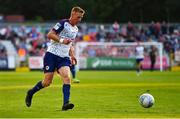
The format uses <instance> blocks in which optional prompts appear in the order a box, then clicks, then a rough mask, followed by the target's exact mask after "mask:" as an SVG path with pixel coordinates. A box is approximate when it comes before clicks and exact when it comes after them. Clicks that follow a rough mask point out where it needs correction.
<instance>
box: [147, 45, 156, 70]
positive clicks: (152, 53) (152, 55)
mask: <svg viewBox="0 0 180 119" xmlns="http://www.w3.org/2000/svg"><path fill="white" fill-rule="evenodd" d="M149 56H150V61H151V71H154V65H155V63H156V47H155V46H151V51H150V53H149Z"/></svg>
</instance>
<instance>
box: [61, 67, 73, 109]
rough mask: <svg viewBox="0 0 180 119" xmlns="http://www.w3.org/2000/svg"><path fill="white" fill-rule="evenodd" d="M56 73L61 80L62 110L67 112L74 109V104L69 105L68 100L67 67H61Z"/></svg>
mask: <svg viewBox="0 0 180 119" xmlns="http://www.w3.org/2000/svg"><path fill="white" fill-rule="evenodd" d="M58 72H59V74H60V76H61V77H62V80H63V89H62V90H63V107H62V110H68V109H72V108H73V107H74V104H71V103H69V98H70V88H71V85H70V82H71V79H70V68H69V66H63V67H61V68H60V69H58Z"/></svg>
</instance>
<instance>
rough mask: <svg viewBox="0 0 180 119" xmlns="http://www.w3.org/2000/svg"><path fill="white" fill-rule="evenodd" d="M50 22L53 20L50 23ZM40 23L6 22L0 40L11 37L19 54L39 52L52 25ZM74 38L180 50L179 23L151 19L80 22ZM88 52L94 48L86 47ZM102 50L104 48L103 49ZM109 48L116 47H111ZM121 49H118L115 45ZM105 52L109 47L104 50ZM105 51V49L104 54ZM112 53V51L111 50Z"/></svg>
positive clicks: (0, 30)
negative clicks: (155, 44)
mask: <svg viewBox="0 0 180 119" xmlns="http://www.w3.org/2000/svg"><path fill="white" fill-rule="evenodd" d="M49 26H51V27H52V26H53V24H51V25H49ZM49 26H42V25H29V26H26V25H21V24H20V25H8V26H7V27H3V26H0V40H10V41H11V42H12V43H13V45H14V46H15V48H16V50H17V53H18V54H25V55H29V56H42V55H43V54H44V51H45V49H46V47H47V44H48V41H49V40H48V39H47V37H46V34H47V32H48V31H49V30H50V28H51V27H49ZM78 27H79V33H78V35H77V38H76V42H137V41H140V42H152V41H155V42H162V43H163V45H164V50H165V52H167V53H169V52H174V51H176V50H180V24H167V23H166V22H162V23H160V22H156V23H155V22H152V23H150V24H133V23H131V22H128V23H127V24H119V23H118V22H117V21H115V22H114V23H113V24H86V23H83V24H80V25H79V26H78ZM1 47H2V46H1V45H0V52H1V54H3V53H2V52H6V51H4V50H2V49H3V48H1ZM87 50H88V52H89V53H90V55H94V54H95V53H96V55H97V54H98V52H100V51H96V50H95V49H93V48H92V47H89V48H88V49H87ZM103 51H105V50H103ZM112 51H114V52H115V51H117V49H115V48H114V49H113V48H112ZM118 51H121V49H118ZM107 52H108V51H107ZM107 52H105V53H106V54H107ZM112 55H113V53H112Z"/></svg>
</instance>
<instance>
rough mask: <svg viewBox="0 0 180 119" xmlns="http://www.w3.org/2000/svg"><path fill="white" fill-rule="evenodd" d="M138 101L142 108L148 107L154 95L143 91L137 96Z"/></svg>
mask: <svg viewBox="0 0 180 119" xmlns="http://www.w3.org/2000/svg"><path fill="white" fill-rule="evenodd" d="M139 103H140V104H141V106H142V107H144V108H150V107H152V106H153V104H154V97H153V96H152V95H151V94H149V93H144V94H142V95H141V96H140V97H139Z"/></svg>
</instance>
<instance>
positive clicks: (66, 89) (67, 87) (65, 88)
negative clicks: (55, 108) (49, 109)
mask: <svg viewBox="0 0 180 119" xmlns="http://www.w3.org/2000/svg"><path fill="white" fill-rule="evenodd" d="M70 87H71V86H70V84H64V85H63V96H64V104H66V103H68V102H69V96H70Z"/></svg>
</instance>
